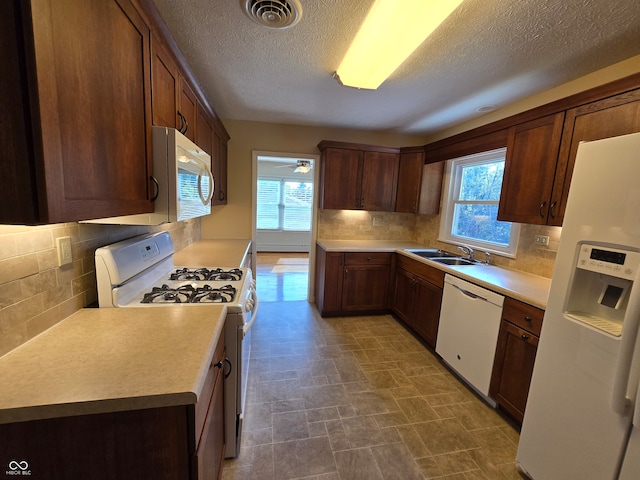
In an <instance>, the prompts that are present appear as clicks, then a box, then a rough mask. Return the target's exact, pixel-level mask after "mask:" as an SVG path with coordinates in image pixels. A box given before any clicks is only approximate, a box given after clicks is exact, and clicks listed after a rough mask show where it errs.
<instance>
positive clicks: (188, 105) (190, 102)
mask: <svg viewBox="0 0 640 480" xmlns="http://www.w3.org/2000/svg"><path fill="white" fill-rule="evenodd" d="M196 109H197V99H196V95H195V93H193V89H192V88H191V86H190V85H189V83H188V82H187V81H186V80H185V79H184V77H182V76H181V77H180V108H179V109H178V117H179V118H180V120H181V125H179V126H178V128H179V129H180V131H181V132H182V133H184V135H185V136H186V137H187V138H188V139H189V140H191V141H192V142H194V143H195V141H196V121H197V120H196V116H197V113H196Z"/></svg>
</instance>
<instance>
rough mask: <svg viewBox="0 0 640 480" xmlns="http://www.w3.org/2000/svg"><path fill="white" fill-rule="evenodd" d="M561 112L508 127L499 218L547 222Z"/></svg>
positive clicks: (560, 128)
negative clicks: (509, 128)
mask: <svg viewBox="0 0 640 480" xmlns="http://www.w3.org/2000/svg"><path fill="white" fill-rule="evenodd" d="M563 121H564V113H558V114H556V115H549V116H547V117H543V118H540V119H537V120H533V121H531V122H527V123H524V124H522V125H517V126H515V127H512V128H511V130H510V131H509V138H508V143H507V155H506V159H505V170H504V178H503V181H502V191H501V194H500V205H499V207H498V220H503V221H510V222H518V223H532V224H542V225H544V224H546V223H547V218H549V216H550V215H552V214H553V209H554V208H555V207H556V206H557V204H558V201H557V200H553V199H552V195H551V193H552V191H553V181H554V178H555V175H556V165H557V159H558V150H559V148H560V137H561V135H562V125H563Z"/></svg>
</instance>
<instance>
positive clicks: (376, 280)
mask: <svg viewBox="0 0 640 480" xmlns="http://www.w3.org/2000/svg"><path fill="white" fill-rule="evenodd" d="M394 255H395V254H394V253H387V252H327V251H326V250H325V249H323V248H322V247H320V246H318V248H317V250H316V286H315V293H316V305H317V307H318V310H319V311H320V314H321V315H322V316H332V315H334V316H335V315H357V314H363V313H385V312H387V311H388V310H389V308H390V301H389V300H390V299H389V292H390V288H389V285H390V283H391V272H392V266H393V259H394Z"/></svg>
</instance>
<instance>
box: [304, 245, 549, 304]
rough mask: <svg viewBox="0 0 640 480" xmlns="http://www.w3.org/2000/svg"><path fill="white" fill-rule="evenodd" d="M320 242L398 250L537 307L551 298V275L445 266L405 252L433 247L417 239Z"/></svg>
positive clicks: (337, 248) (333, 247)
mask: <svg viewBox="0 0 640 480" xmlns="http://www.w3.org/2000/svg"><path fill="white" fill-rule="evenodd" d="M317 243H318V245H320V246H321V247H322V248H324V249H325V250H327V251H334V252H351V251H353V252H358V251H360V252H363V251H369V252H374V251H375V252H396V253H399V254H401V255H405V256H407V257H410V258H412V259H414V260H417V261H419V262H423V263H426V264H427V265H430V266H432V267H434V268H437V269H439V270H442V271H444V272H446V273H449V274H451V275H455V276H456V277H459V278H462V279H463V280H467V281H469V282H472V283H475V284H477V285H480V286H482V287H484V288H488V289H489V290H492V291H494V292H496V293H500V294H502V295H506V296H508V297H511V298H515V299H516V300H520V301H522V302H524V303H528V304H529V305H533V306H534V307H538V308H541V309H545V308H546V306H547V298H548V297H549V286H550V284H551V279H550V278H545V277H540V276H538V275H532V274H530V273H525V272H520V271H517V270H510V269H508V268H504V267H498V266H495V265H483V264H477V265H458V266H450V265H443V264H441V263H438V262H434V261H431V260H428V259H426V258H422V257H419V256H417V255H413V254H411V253H409V252H405V251H404V249H406V248H424V249H427V248H432V247H428V246H425V245H421V244H419V243H414V242H401V241H388V240H318V242H317Z"/></svg>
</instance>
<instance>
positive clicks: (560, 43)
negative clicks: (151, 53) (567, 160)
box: [155, 0, 640, 135]
mask: <svg viewBox="0 0 640 480" xmlns="http://www.w3.org/2000/svg"><path fill="white" fill-rule="evenodd" d="M300 1H301V3H302V7H303V13H302V18H301V20H300V22H299V23H298V24H297V25H295V26H293V27H291V28H289V29H286V30H273V29H267V28H265V27H261V26H259V25H257V24H256V23H254V22H253V21H251V20H250V19H249V18H248V17H247V16H246V15H245V14H244V13H243V12H242V10H241V1H238V0H189V1H184V0H155V3H156V5H157V6H158V9H159V10H160V12H161V14H162V16H163V18H164V19H165V21H166V23H167V25H168V26H169V29H170V30H171V32H172V33H173V35H174V37H175V40H176V42H177V43H178V45H179V46H180V48H181V50H182V52H183V53H184V55H185V57H186V59H187V61H188V62H189V65H190V66H191V68H192V70H193V72H194V74H195V76H196V78H197V79H198V81H199V82H200V84H201V87H202V88H203V89H204V91H205V93H206V94H207V96H208V98H209V100H210V101H211V103H212V105H213V106H214V108H215V109H216V112H217V113H218V114H219V115H220V116H221V117H222V118H223V119H225V118H229V119H238V120H253V121H260V122H272V123H285V124H295V125H319V126H337V127H349V128H358V129H365V130H383V131H391V132H397V133H409V134H417V135H422V134H424V135H428V134H431V133H434V132H437V131H439V130H442V129H444V128H447V127H449V126H452V125H455V124H457V123H460V122H462V121H465V120H469V119H471V118H473V117H476V116H479V115H481V114H480V113H478V112H476V111H475V109H476V108H477V107H479V106H482V105H487V104H494V105H496V106H498V107H502V106H505V105H508V104H509V103H512V102H514V101H516V100H518V99H521V98H524V97H526V96H529V95H532V94H534V93H537V92H540V91H543V90H546V89H549V88H552V87H554V86H557V85H560V84H562V83H566V82H568V81H570V80H573V79H575V78H578V77H580V76H583V75H585V74H587V73H590V72H593V71H595V70H598V69H600V68H603V67H605V66H608V65H611V64H613V63H616V62H618V61H621V60H624V59H627V58H629V57H632V56H634V55H637V54H640V2H638V0H465V1H464V2H463V3H462V5H460V7H459V8H458V9H457V10H456V11H455V12H454V13H453V14H452V15H451V16H450V17H449V18H448V19H447V20H446V21H445V22H444V23H443V24H442V25H441V26H440V27H439V28H438V29H437V30H436V31H435V32H434V33H433V34H432V35H431V36H430V37H429V38H428V39H427V40H426V41H425V42H424V43H423V44H422V45H421V46H420V47H419V49H418V50H417V51H416V52H414V54H413V56H411V57H410V58H409V59H408V60H407V61H406V62H405V63H404V64H403V65H401V66H400V68H399V69H398V70H396V72H395V73H394V74H393V75H392V76H391V77H390V78H389V79H388V80H387V81H386V82H385V83H383V84H382V85H381V86H380V88H378V90H376V91H367V90H357V89H352V88H347V87H342V86H340V85H339V84H338V83H337V82H336V81H335V80H334V79H332V78H331V74H332V72H334V71H335V70H336V68H337V67H338V65H339V63H340V61H341V59H342V57H343V55H344V53H345V52H346V49H347V48H348V46H349V43H350V41H351V39H352V38H353V35H354V34H355V33H356V31H357V29H358V28H359V25H360V23H361V22H362V20H363V19H364V17H365V16H366V13H367V11H368V9H369V7H370V6H371V4H372V3H373V0H300Z"/></svg>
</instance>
